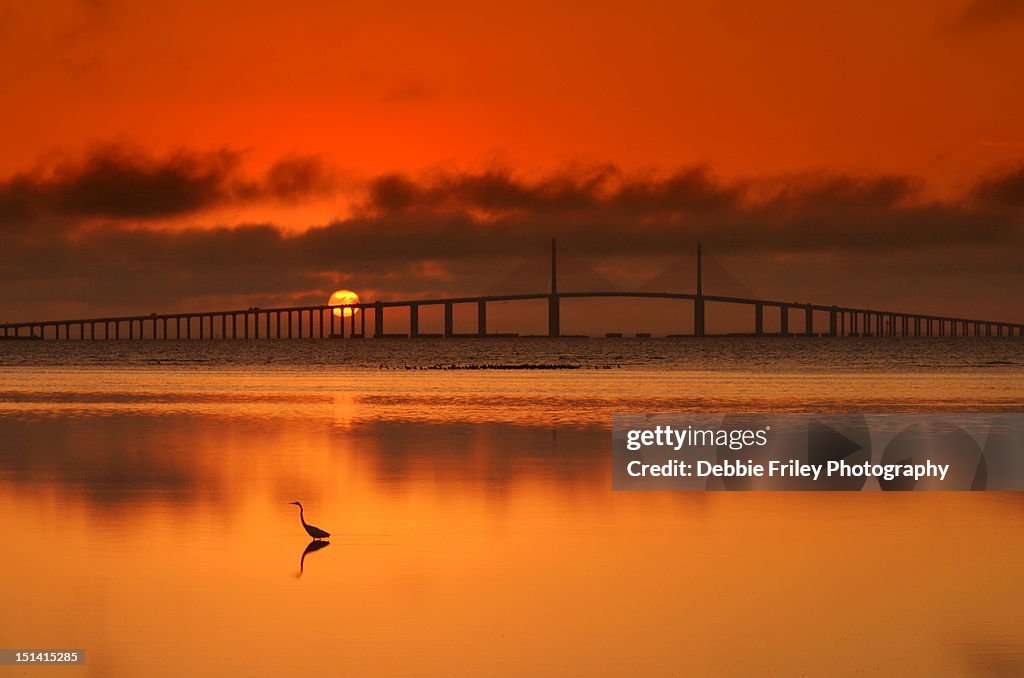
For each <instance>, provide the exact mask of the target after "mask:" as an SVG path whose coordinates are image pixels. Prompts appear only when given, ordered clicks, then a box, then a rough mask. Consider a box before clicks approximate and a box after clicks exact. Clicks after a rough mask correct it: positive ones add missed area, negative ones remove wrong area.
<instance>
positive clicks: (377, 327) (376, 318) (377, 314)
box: [373, 301, 384, 339]
mask: <svg viewBox="0 0 1024 678" xmlns="http://www.w3.org/2000/svg"><path fill="white" fill-rule="evenodd" d="M383 336H384V304H382V303H380V302H379V301H378V302H377V303H376V304H374V305H373V337H374V339H380V338H381V337H383Z"/></svg>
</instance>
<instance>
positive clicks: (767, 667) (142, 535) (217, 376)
mask: <svg viewBox="0 0 1024 678" xmlns="http://www.w3.org/2000/svg"><path fill="white" fill-rule="evenodd" d="M1022 346H1024V343H1022V342H1019V341H1014V340H1008V339H991V340H985V339H983V340H939V339H933V340H892V341H887V340H857V339H849V340H839V341H830V340H817V341H815V340H807V341H804V340H792V341H780V340H771V339H767V340H763V341H754V340H737V339H733V340H729V339H722V340H707V341H688V340H608V341H605V340H557V341H549V340H542V339H537V340H518V341H516V340H510V341H498V340H495V341H490V340H488V341H474V340H465V341H461V340H460V341H421V342H410V341H400V340H396V341H380V342H373V341H365V342H358V341H348V342H317V341H297V342H225V343H221V342H203V343H200V342H193V343H186V342H166V343H164V342H145V343H140V342H117V343H114V342H110V343H103V342H98V343H95V344H94V343H90V342H85V343H81V344H78V343H72V342H65V343H59V344H58V343H54V342H47V343H45V344H44V343H42V342H10V343H7V344H4V343H0V536H2V537H3V542H4V545H5V546H4V557H3V558H2V559H0V576H2V578H3V579H2V580H3V582H4V605H3V607H2V608H0V609H2V612H0V646H3V647H15V646H22V645H23V646H32V647H80V648H85V649H86V651H87V653H88V654H87V657H88V659H87V663H86V665H85V666H84V667H63V668H54V669H39V668H33V669H26V670H25V671H24V672H25V673H26V674H30V675H37V674H38V675H48V674H49V673H53V674H54V675H58V674H59V675H70V674H75V675H104V676H135V675H147V676H163V675H166V676H178V675H182V674H188V675H211V676H220V675H312V674H315V673H320V674H324V675H338V674H344V675H387V676H392V675H394V676H399V675H401V676H421V675H422V676H435V675H451V676H459V675H466V676H473V675H489V676H505V675H508V676H513V675H524V674H528V675H550V676H573V675H581V676H619V675H624V674H628V675H657V676H661V675H689V674H695V673H696V674H714V675H727V676H732V675H735V676H749V675H761V674H765V673H772V672H775V673H782V674H794V673H805V674H807V675H823V674H827V675H839V676H845V675H850V676H852V675H861V674H865V673H873V674H879V675H893V674H897V675H929V676H930V675H954V676H955V675H964V676H967V675H1017V674H1020V673H1024V606H1022V605H1021V603H1022V602H1024V584H1022V583H1021V579H1020V577H1019V572H1020V571H1021V568H1022V566H1024V544H1022V542H1021V540H1020V539H1017V538H1016V536H1015V535H1019V534H1020V533H1021V528H1022V527H1024V499H1022V498H1021V497H1020V496H1019V495H1014V494H998V493H977V494H970V493H960V494H941V493H938V494H883V493H861V494H810V493H805V494H787V493H778V494H750V495H743V494H721V493H719V494H678V493H613V492H611V490H610V487H611V477H610V467H609V464H610V461H609V457H610V433H609V427H610V422H611V413H612V412H615V411H630V410H636V411H669V410H671V411H680V410H687V411H698V410H733V411H735V410H751V409H756V410H762V411H764V410H795V411H801V410H804V411H805V410H831V411H851V410H864V411H905V410H913V411H935V410H942V411H949V410H969V411H977V410H985V411H990V410H992V411H994V410H1002V411H1021V403H1022V399H1024V380H1022V379H1021V377H1022V373H1024V367H1022V366H1024V348H1022ZM494 365H503V366H506V367H511V366H514V367H520V368H522V367H530V366H547V367H551V366H560V367H563V368H568V369H480V370H463V369H455V370H452V369H447V368H450V367H451V366H457V367H465V366H494ZM407 367H408V368H410V369H406V368H407ZM296 499H298V500H301V501H302V502H303V504H304V506H305V508H306V519H307V520H308V521H309V522H311V523H313V524H315V525H318V526H320V527H322V528H324V529H327V530H328V531H330V532H331V533H332V537H331V540H330V545H329V546H326V547H323V548H320V549H318V550H310V551H309V552H308V553H305V554H304V552H305V551H306V550H307V546H308V544H309V539H308V537H307V536H306V535H305V534H304V532H303V531H302V529H301V526H300V525H299V522H298V516H297V507H295V506H291V505H289V504H288V502H291V501H294V500H296ZM5 670H7V671H14V672H15V673H17V670H16V669H14V670H12V669H5Z"/></svg>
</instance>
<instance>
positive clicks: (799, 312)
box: [0, 240, 1024, 340]
mask: <svg viewBox="0 0 1024 678" xmlns="http://www.w3.org/2000/svg"><path fill="white" fill-rule="evenodd" d="M594 298H620V299H671V300H678V301H683V302H690V304H691V305H692V312H693V328H694V330H693V334H689V335H670V336H693V337H705V336H711V335H710V334H708V333H707V332H706V331H705V330H706V307H707V304H710V303H716V304H731V305H737V306H745V307H748V308H749V309H750V310H751V314H750V318H751V321H752V323H751V324H752V327H751V331H750V332H745V333H730V334H729V335H728V336H749V337H767V336H783V337H818V336H821V337H911V336H913V337H933V336H939V337H941V336H961V337H967V336H973V337H980V336H985V337H993V336H998V337H1002V336H1006V337H1024V323H1011V322H1003V321H995V320H981V319H975V318H963V317H952V316H939V315H926V314H919V313H908V312H903V311H886V310H878V309H869V308H857V307H850V306H837V305H825V304H815V303H802V302H796V301H769V300H765V299H752V298H744V297H733V296H719V295H713V294H704V290H703V266H702V253H701V246H700V245H698V246H697V276H696V290H695V291H694V292H692V293H689V292H619V291H614V292H607V291H606V292H559V291H558V257H557V253H556V244H555V241H554V240H552V241H551V289H550V290H549V291H545V292H541V293H536V294H503V295H485V296H474V297H452V298H440V299H411V300H401V301H375V302H359V303H354V304H348V305H341V306H331V305H317V306H291V307H280V308H256V307H253V308H247V309H237V310H228V311H203V312H196V313H151V314H149V315H130V316H117V317H105V318H81V319H75V320H46V321H32V322H15V323H3V324H0V339H50V340H118V339H180V340H186V339H306V338H310V339H312V338H316V339H327V338H364V337H367V336H372V337H374V338H376V339H384V338H395V337H407V338H412V339H424V338H461V337H479V338H487V337H515V336H519V335H518V334H508V333H501V334H497V333H491V332H489V331H488V327H487V306H488V304H493V303H499V302H515V301H537V300H543V301H546V302H547V316H548V318H547V334H546V335H543V336H547V337H560V336H564V335H563V334H562V330H561V303H562V301H563V300H569V299H594ZM456 305H475V307H476V317H477V323H476V332H473V333H468V334H467V333H456V332H455V331H454V309H455V306H456ZM430 306H442V307H443V308H444V331H443V332H441V333H428V332H421V331H420V310H421V309H422V308H424V307H430ZM396 310H398V311H402V312H404V313H406V314H407V317H408V325H409V331H408V332H407V333H389V332H387V331H386V328H385V317H386V315H389V314H391V313H394V312H395V311H396ZM766 312H767V313H772V314H777V316H778V327H779V331H778V332H766V331H765V314H766ZM367 316H372V325H371V328H370V329H371V334H370V335H367V327H366V324H367ZM794 316H795V317H794ZM357 318H358V319H359V322H358V327H357V322H356V319H357ZM346 324H347V325H348V327H347V328H346ZM608 336H621V335H614V334H609V335H608ZM716 336H722V335H716Z"/></svg>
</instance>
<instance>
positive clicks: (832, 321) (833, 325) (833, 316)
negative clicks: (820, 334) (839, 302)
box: [828, 306, 839, 337]
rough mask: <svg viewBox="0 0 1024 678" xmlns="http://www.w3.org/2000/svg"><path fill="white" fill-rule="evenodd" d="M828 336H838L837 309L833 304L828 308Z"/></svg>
mask: <svg viewBox="0 0 1024 678" xmlns="http://www.w3.org/2000/svg"><path fill="white" fill-rule="evenodd" d="M828 336H830V337H837V336H839V311H838V310H837V309H836V307H835V306H833V307H832V308H830V309H829V310H828Z"/></svg>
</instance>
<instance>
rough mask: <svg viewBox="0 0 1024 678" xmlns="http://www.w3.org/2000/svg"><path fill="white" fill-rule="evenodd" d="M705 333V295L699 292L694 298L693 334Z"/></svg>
mask: <svg viewBox="0 0 1024 678" xmlns="http://www.w3.org/2000/svg"><path fill="white" fill-rule="evenodd" d="M704 335H705V327H704V295H702V294H698V295H697V296H696V298H694V300H693V336H695V337H703V336H704Z"/></svg>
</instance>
